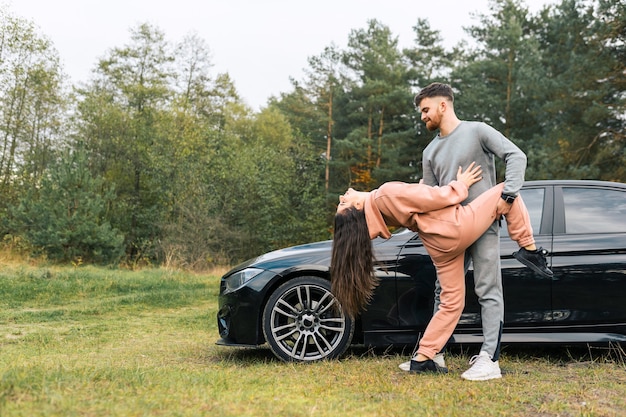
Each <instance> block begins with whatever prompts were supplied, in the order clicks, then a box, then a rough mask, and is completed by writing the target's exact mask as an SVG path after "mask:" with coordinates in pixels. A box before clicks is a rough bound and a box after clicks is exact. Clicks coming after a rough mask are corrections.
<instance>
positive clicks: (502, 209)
mask: <svg viewBox="0 0 626 417" xmlns="http://www.w3.org/2000/svg"><path fill="white" fill-rule="evenodd" d="M509 210H511V204H509V203H507V202H506V201H504V200H503V199H501V198H500V199H499V200H498V206H497V207H496V214H498V215H502V216H504V215H506V214H508V213H509Z"/></svg>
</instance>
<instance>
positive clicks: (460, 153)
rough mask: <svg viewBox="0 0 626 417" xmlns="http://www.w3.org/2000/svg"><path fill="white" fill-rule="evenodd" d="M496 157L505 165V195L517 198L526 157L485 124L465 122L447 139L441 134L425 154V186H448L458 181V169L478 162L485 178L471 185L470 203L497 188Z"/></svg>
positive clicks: (522, 182)
mask: <svg viewBox="0 0 626 417" xmlns="http://www.w3.org/2000/svg"><path fill="white" fill-rule="evenodd" d="M495 157H497V158H500V159H501V160H502V161H504V163H505V164H506V170H505V178H504V193H506V194H510V195H517V193H518V192H519V190H520V188H521V187H522V185H523V184H524V174H525V172H526V155H525V154H524V152H522V150H521V149H520V148H518V147H517V146H516V145H515V144H514V143H513V142H511V141H510V140H509V139H507V138H506V137H505V136H504V135H503V134H502V133H500V132H498V131H497V130H496V129H494V128H493V127H491V126H489V125H488V124H486V123H483V122H469V121H462V122H461V123H460V124H459V125H458V126H457V127H456V129H454V130H453V131H452V133H450V134H449V135H447V136H443V137H441V136H440V135H439V134H438V135H437V136H435V138H434V139H433V140H432V141H431V142H430V143H429V144H428V146H427V147H426V149H424V152H423V154H422V164H423V171H424V172H423V182H424V184H426V185H446V184H449V183H450V182H452V181H454V180H456V174H457V170H458V168H459V166H461V167H463V169H464V170H465V169H466V168H467V167H468V166H469V164H471V163H472V162H476V164H477V165H480V166H481V167H482V170H483V179H482V180H481V181H479V182H477V183H476V184H474V185H472V186H471V187H470V190H469V197H468V198H467V200H465V201H464V204H465V203H469V202H470V201H472V200H473V199H474V198H476V197H477V196H479V195H480V194H482V193H483V192H484V191H486V190H488V189H489V188H491V187H493V186H494V185H496V175H495V172H496V169H495Z"/></svg>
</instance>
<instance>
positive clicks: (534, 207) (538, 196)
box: [500, 188, 546, 237]
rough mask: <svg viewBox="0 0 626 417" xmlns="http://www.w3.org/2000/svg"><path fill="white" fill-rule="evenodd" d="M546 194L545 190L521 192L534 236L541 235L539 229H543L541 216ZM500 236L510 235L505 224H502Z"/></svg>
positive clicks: (531, 189)
mask: <svg viewBox="0 0 626 417" xmlns="http://www.w3.org/2000/svg"><path fill="white" fill-rule="evenodd" d="M545 194H546V189H545V188H528V189H524V190H521V191H520V195H521V196H522V199H523V200H524V204H525V205H526V208H527V209H528V215H529V216H530V224H532V226H533V234H535V235H538V234H539V229H540V227H541V216H542V214H543V200H544V198H545ZM500 235H501V236H504V237H506V236H508V235H509V233H508V231H507V229H506V223H505V222H502V227H501V228H500Z"/></svg>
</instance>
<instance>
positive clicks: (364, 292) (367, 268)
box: [330, 207, 378, 318]
mask: <svg viewBox="0 0 626 417" xmlns="http://www.w3.org/2000/svg"><path fill="white" fill-rule="evenodd" d="M330 283H331V291H332V293H333V295H334V296H335V297H336V298H337V300H338V301H339V303H341V307H342V308H343V311H344V313H346V314H347V315H349V316H350V317H353V318H354V317H356V315H357V314H359V313H360V312H361V311H362V310H364V309H365V306H366V305H367V304H368V303H369V301H370V300H371V298H372V294H373V293H374V288H376V286H377V285H378V279H377V278H376V276H375V275H374V251H373V249H372V241H371V239H370V235H369V231H368V229H367V222H366V221H365V211H364V210H358V209H356V208H354V207H350V208H347V209H346V210H344V211H343V212H342V213H337V215H335V232H334V237H333V250H332V257H331V260H330Z"/></svg>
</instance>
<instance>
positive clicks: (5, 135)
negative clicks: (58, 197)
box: [0, 9, 65, 210]
mask: <svg viewBox="0 0 626 417" xmlns="http://www.w3.org/2000/svg"><path fill="white" fill-rule="evenodd" d="M62 77H63V74H62V71H61V67H60V65H59V58H58V55H57V52H56V50H54V48H53V47H52V45H51V43H50V41H49V40H48V39H47V38H45V37H44V36H42V35H40V34H39V33H37V31H36V30H35V27H34V25H33V24H32V23H31V22H28V21H26V20H23V19H19V18H16V17H13V16H11V15H10V14H8V13H7V12H6V11H5V10H4V9H0V191H1V193H2V196H3V198H2V204H1V206H2V207H1V208H2V209H3V210H4V209H6V207H7V206H8V205H10V204H12V203H14V202H15V201H16V200H15V199H16V198H17V196H18V195H19V194H20V193H21V192H23V191H24V190H23V189H22V190H20V189H18V188H17V187H16V183H15V180H16V178H20V179H21V180H22V184H23V186H24V187H27V188H28V187H30V186H31V185H32V184H33V183H36V182H37V181H38V179H39V178H40V177H41V175H42V173H43V172H44V170H45V168H46V166H47V164H48V162H49V160H50V159H51V158H52V155H53V151H54V149H55V148H56V147H57V146H58V145H57V144H58V142H59V141H60V138H59V127H60V124H61V121H62V115H63V111H64V110H65V97H64V93H63V90H62V88H63V85H62Z"/></svg>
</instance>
